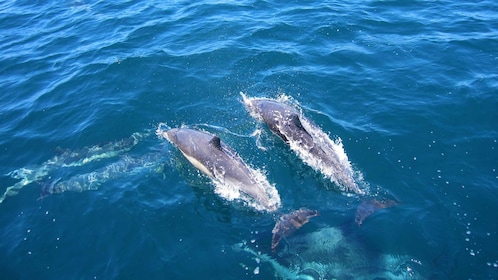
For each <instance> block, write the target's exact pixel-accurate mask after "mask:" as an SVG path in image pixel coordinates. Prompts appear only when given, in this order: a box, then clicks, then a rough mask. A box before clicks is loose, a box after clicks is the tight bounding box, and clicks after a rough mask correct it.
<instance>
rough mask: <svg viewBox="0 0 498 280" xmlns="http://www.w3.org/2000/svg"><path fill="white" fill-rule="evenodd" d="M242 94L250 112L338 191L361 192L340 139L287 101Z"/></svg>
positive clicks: (362, 192)
mask: <svg viewBox="0 0 498 280" xmlns="http://www.w3.org/2000/svg"><path fill="white" fill-rule="evenodd" d="M242 97H243V99H244V105H245V106H246V108H247V110H248V111H249V112H250V113H251V115H252V116H253V117H254V118H256V119H258V120H261V121H262V122H264V123H266V125H267V126H268V128H269V129H270V130H271V131H272V132H273V133H275V134H276V135H278V136H279V137H280V138H282V140H284V141H285V142H286V143H287V144H288V145H289V146H290V147H291V149H292V150H293V151H294V152H295V153H296V154H297V155H298V156H299V157H300V158H301V159H302V160H303V161H304V162H305V163H307V164H308V165H310V166H311V167H312V168H313V169H315V170H317V171H320V172H321V173H322V174H324V175H325V176H326V177H328V178H330V179H331V180H332V181H333V182H334V183H336V184H337V185H339V187H340V188H341V190H342V191H345V192H349V193H356V194H361V195H363V194H365V191H364V190H362V189H361V188H360V187H359V186H358V184H357V182H356V181H355V179H354V176H355V175H354V171H353V168H352V166H351V163H350V162H349V160H348V158H347V155H346V153H345V152H344V149H343V148H342V143H340V142H337V141H336V142H334V141H332V140H331V139H330V138H329V137H328V135H327V134H325V133H324V132H323V131H322V130H321V129H320V128H318V127H317V126H316V125H315V124H313V123H312V122H311V121H309V120H308V119H306V118H305V117H304V116H303V115H302V113H301V112H300V111H298V110H297V109H296V108H295V107H293V106H291V105H288V104H285V103H283V102H279V101H277V100H273V99H268V98H248V97H246V96H245V95H244V94H242Z"/></svg>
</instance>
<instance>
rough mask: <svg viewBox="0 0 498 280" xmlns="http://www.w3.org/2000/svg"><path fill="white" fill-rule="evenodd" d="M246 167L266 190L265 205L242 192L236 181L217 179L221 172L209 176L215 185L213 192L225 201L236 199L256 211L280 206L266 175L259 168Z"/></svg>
mask: <svg viewBox="0 0 498 280" xmlns="http://www.w3.org/2000/svg"><path fill="white" fill-rule="evenodd" d="M247 168H248V170H250V172H251V178H252V179H253V180H254V181H255V184H256V185H258V186H260V187H262V188H263V189H264V191H265V192H266V194H267V196H268V198H269V199H268V202H267V203H266V205H265V204H263V203H262V201H258V200H256V199H254V198H253V197H251V196H249V195H247V194H245V193H244V192H242V191H241V188H240V187H238V186H237V183H236V182H227V181H225V180H223V179H219V178H223V176H222V175H221V174H218V175H217V176H216V177H215V178H211V181H212V183H213V185H214V186H215V188H214V192H215V193H216V194H217V195H219V196H220V197H221V198H223V199H225V200H227V201H238V202H241V203H242V204H243V205H245V206H247V207H250V208H253V209H255V210H257V211H274V210H277V209H278V208H280V206H281V204H282V202H281V200H280V195H279V194H278V191H277V188H276V187H275V185H274V184H271V183H270V182H269V181H268V179H267V177H266V175H265V174H264V173H263V172H262V171H261V170H258V169H252V168H250V167H248V166H247Z"/></svg>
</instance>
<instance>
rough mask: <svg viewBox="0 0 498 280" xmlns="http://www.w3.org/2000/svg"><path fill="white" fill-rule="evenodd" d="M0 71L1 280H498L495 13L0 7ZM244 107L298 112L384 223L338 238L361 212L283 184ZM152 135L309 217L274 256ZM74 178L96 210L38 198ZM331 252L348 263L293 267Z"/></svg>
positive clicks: (157, 4)
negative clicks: (337, 151)
mask: <svg viewBox="0 0 498 280" xmlns="http://www.w3.org/2000/svg"><path fill="white" fill-rule="evenodd" d="M0 50H1V52H0V90H1V92H2V94H1V95H0V108H1V109H0V135H1V137H0V150H1V153H0V163H1V164H0V174H2V176H1V177H0V178H1V181H0V191H1V192H0V193H1V194H3V193H4V192H5V191H6V190H7V188H8V187H10V186H13V185H15V184H17V186H20V185H22V183H19V182H21V181H22V178H34V179H33V180H28V179H26V180H27V181H26V182H27V184H26V185H25V186H22V188H21V189H20V190H17V191H16V192H10V195H9V196H7V197H6V198H5V200H4V201H3V202H2V203H1V204H0V278H1V279H140V278H147V279H199V278H208V279H272V278H275V277H277V278H287V277H291V276H290V275H296V274H299V273H301V274H307V275H315V276H316V275H319V274H318V273H319V271H312V272H313V273H315V274H313V273H311V272H310V270H309V269H308V270H307V271H305V269H304V267H305V265H306V264H310V263H318V264H320V265H322V266H321V267H322V268H323V267H329V268H330V267H334V268H335V269H334V270H329V271H326V273H328V274H322V276H325V275H326V277H327V278H333V277H337V278H339V279H344V278H346V279H348V277H350V278H352V279H359V278H364V279H371V278H373V277H385V278H391V277H392V276H393V275H395V276H399V277H401V278H403V277H405V278H411V279H428V278H432V279H449V278H452V279H497V278H498V253H497V252H498V223H497V213H498V202H497V201H498V172H497V168H498V144H497V140H498V125H497V123H498V70H497V69H498V68H497V66H496V65H498V4H497V3H496V1H345V2H344V1H324V2H321V1H197V2H193V3H191V1H91V0H88V1H84V0H78V1H62V2H61V1H3V2H1V3H0ZM241 91H242V92H244V93H246V94H247V95H249V96H259V97H268V98H276V97H278V96H281V95H282V94H285V95H286V96H288V97H290V98H292V99H293V100H295V101H296V102H298V103H299V104H300V106H301V107H302V109H303V113H304V115H306V116H307V117H308V118H309V119H311V120H313V121H314V122H315V123H316V124H317V125H318V126H319V127H320V128H321V129H322V130H324V131H326V132H327V133H329V134H330V136H331V137H332V138H335V139H338V138H340V139H342V142H343V144H344V149H345V151H346V153H347V155H348V157H349V160H350V161H351V163H352V164H353V166H354V169H355V170H356V171H358V172H360V173H361V174H363V177H364V179H363V180H364V181H365V182H366V183H368V184H369V185H370V187H371V192H370V194H369V195H370V196H371V197H375V196H377V195H380V194H389V195H390V196H391V197H394V198H396V200H398V201H399V202H400V204H399V205H397V206H395V207H392V208H389V209H383V210H381V211H379V212H377V213H375V214H374V215H372V216H370V217H368V218H367V220H365V222H364V224H363V225H362V226H361V227H357V226H355V225H354V223H353V221H354V215H355V211H356V208H357V206H358V205H359V204H360V202H361V200H362V198H360V197H357V196H347V195H344V194H342V193H340V192H337V191H335V190H334V187H333V186H331V183H330V182H328V181H327V180H325V179H324V178H323V177H322V176H320V175H319V174H317V172H315V171H313V170H312V169H311V168H310V167H308V166H306V165H305V164H303V163H302V162H300V160H299V159H298V158H297V156H296V155H294V154H293V153H292V152H291V151H290V150H289V149H288V147H286V146H285V144H284V143H283V142H282V141H280V140H279V139H278V138H276V137H275V136H274V135H272V134H271V133H270V132H269V130H268V129H266V128H265V127H264V126H261V125H260V124H258V123H257V122H256V121H255V120H254V119H252V118H251V116H250V115H249V114H248V112H247V111H246V110H245V108H244V106H243V105H242V101H241V100H242V98H241V96H240V94H239V92H241ZM160 122H165V123H167V124H168V125H169V126H171V127H178V126H181V125H188V126H195V127H198V128H201V129H204V130H206V131H209V132H211V133H215V134H217V135H219V136H220V137H221V138H222V139H223V140H224V141H225V142H227V143H228V144H229V145H230V146H231V147H232V148H234V149H235V150H237V152H238V153H239V155H240V156H241V157H242V158H244V159H245V160H246V162H248V164H250V165H251V166H253V167H255V168H259V169H261V170H263V171H264V172H265V173H266V175H267V177H268V180H269V181H270V182H272V183H274V184H275V186H276V187H277V189H278V191H279V193H280V196H281V199H282V209H281V213H285V212H289V211H291V210H294V209H298V208H300V207H307V208H310V209H317V210H319V211H320V213H321V215H320V216H319V217H316V218H313V219H312V220H311V221H310V223H309V224H307V225H305V226H304V227H303V228H302V229H299V230H298V231H296V232H295V233H294V235H292V236H289V237H288V238H287V240H286V241H285V242H283V244H282V246H281V247H280V248H279V251H277V252H271V250H270V241H271V230H272V228H273V225H274V223H275V220H276V219H278V215H279V214H278V213H260V212H256V211H253V210H252V209H250V208H248V207H244V205H241V204H240V203H236V202H229V201H225V200H223V199H222V198H220V197H219V196H217V195H216V194H215V193H214V192H213V187H212V185H211V184H210V181H209V179H207V178H206V177H204V176H202V175H200V174H199V173H198V172H197V171H196V170H195V169H194V168H193V167H191V166H190V165H189V163H188V162H187V161H186V160H185V159H184V158H182V156H181V154H180V153H179V152H178V151H177V150H176V149H175V147H174V146H172V145H170V144H169V143H167V142H166V141H165V140H163V139H159V138H157V137H156V136H155V135H153V134H150V133H149V132H150V131H151V130H154V129H155V128H157V126H158V124H159V123H160ZM257 129H262V136H261V137H259V138H258V137H256V136H254V135H253V132H254V131H255V130H257ZM135 132H137V133H140V134H141V135H144V139H142V140H141V141H140V142H139V143H138V144H137V145H135V146H133V147H131V146H130V147H129V148H130V149H126V151H123V152H124V153H123V154H121V155H117V156H114V157H110V155H109V153H108V151H110V150H111V149H112V147H114V148H116V147H118V148H119V147H121V146H120V145H121V144H122V143H123V142H119V141H120V140H122V139H127V137H130V135H132V134H133V133H135ZM258 141H261V143H260V144H261V145H262V146H263V147H264V148H265V149H266V150H264V149H261V147H260V148H258V145H257V142H258ZM120 143H121V144H120ZM99 145H101V147H103V149H104V150H103V151H95V149H94V150H90V152H89V150H88V149H89V148H92V147H93V148H96V147H99ZM85 151H86V152H85ZM92 151H93V152H92ZM77 153H79V154H77ZM91 155H103V157H106V156H109V157H107V158H101V159H95V160H93V161H89V162H87V161H83V160H84V159H90V158H91ZM129 158H131V159H134V160H133V161H132V163H134V165H132V166H131V167H130V168H127V169H126V168H125V169H123V170H121V171H120V172H115V173H113V175H112V176H109V177H108V178H107V177H106V175H107V173H105V172H106V170H107V171H109V170H114V169H112V168H114V166H119V164H121V163H123V162H126V159H129ZM54 159H55V160H56V164H54V161H53V160H54ZM51 160H52V162H51ZM57 160H58V161H57ZM50 162H51V163H50ZM80 163H81V164H80ZM63 164H66V165H67V164H69V165H71V164H73V165H74V166H67V167H65V166H63ZM113 164H114V165H113ZM76 165H77V166H76ZM23 168H24V169H23ZM16 170H17V171H22V170H29V172H32V173H31V175H30V176H31V177H29V176H28V175H27V174H24V175H23V176H24V177H22V178H21V177H19V176H18V178H17V179H16V178H15V176H14V173H11V172H12V171H16ZM47 170H48V171H47ZM42 171H47V173H46V174H45V173H43V174H42V173H41V172H42ZM118 171H119V170H118ZM33 172H38V176H34V175H33ZM90 172H95V173H93V174H97V176H100V177H97V179H98V182H96V185H95V190H89V191H82V192H73V191H66V192H63V193H60V194H52V195H47V194H46V192H44V190H46V189H47V186H53V185H54V184H55V183H56V182H66V181H70V180H71V179H72V178H75V176H78V175H79V176H81V175H84V174H88V173H90ZM109 173H111V172H109ZM19 178H21V179H19ZM318 233H327V234H324V235H323V236H322V239H321V241H322V242H323V243H322V245H320V244H316V242H315V243H313V242H310V241H309V240H310V239H305V237H306V236H317V234H318ZM336 233H337V234H336ZM337 236H342V237H344V238H343V242H344V243H343V244H345V245H344V246H345V247H347V248H352V249H350V251H348V252H350V253H349V255H348V253H345V252H344V250H343V251H341V250H339V249H338V250H337V252H336V251H327V252H324V251H325V249H323V251H322V252H321V254H318V253H317V254H305V252H304V251H303V252H299V250H298V249H295V248H298V247H294V249H295V250H296V252H293V251H291V249H292V246H291V245H292V244H296V243H299V242H307V243H306V246H307V247H308V248H314V247H313V246H315V247H316V246H324V247H323V248H326V246H325V245H323V244H330V242H331V241H330V240H332V239H334V238H337ZM303 240H304V241H303ZM240 243H242V244H245V245H242V247H243V248H245V249H247V250H243V249H242V250H240V249H238V248H240V247H241V245H240ZM238 244H239V245H238ZM351 244H354V245H351ZM327 248H328V247H327ZM251 250H252V251H254V252H256V255H253V254H252V253H250V251H251ZM331 250H332V249H331ZM258 254H260V255H258ZM341 254H344V258H351V259H353V261H352V263H353V264H352V265H348V264H344V263H342V260H343V259H344V258H342V259H341V257H337V256H342V255H341ZM297 255H300V256H301V257H300V260H299V261H298V262H297V263H296V262H295V259H296V256H297ZM334 256H335V257H334ZM386 256H387V257H386ZM386 260H393V262H394V263H395V264H394V265H392V264H389V263H388V261H386ZM396 260H398V261H399V262H398V263H396V262H395V261H396ZM325 270H326V269H325ZM383 270H386V271H387V272H386V273H385V274H382V271H383ZM379 271H380V272H379ZM322 272H323V271H322ZM324 273H325V272H324ZM389 273H391V274H389ZM379 275H380V276H379ZM382 275H384V276H382Z"/></svg>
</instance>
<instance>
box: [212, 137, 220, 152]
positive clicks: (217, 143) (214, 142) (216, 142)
mask: <svg viewBox="0 0 498 280" xmlns="http://www.w3.org/2000/svg"><path fill="white" fill-rule="evenodd" d="M209 144H211V145H213V147H215V148H216V149H218V150H220V151H221V140H220V137H218V136H213V138H212V139H211V140H210V141H209Z"/></svg>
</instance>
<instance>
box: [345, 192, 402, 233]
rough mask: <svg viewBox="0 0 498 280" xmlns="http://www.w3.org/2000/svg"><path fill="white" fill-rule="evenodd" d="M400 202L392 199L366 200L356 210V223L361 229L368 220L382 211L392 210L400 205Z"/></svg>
mask: <svg viewBox="0 0 498 280" xmlns="http://www.w3.org/2000/svg"><path fill="white" fill-rule="evenodd" d="M398 204H399V202H397V201H395V200H392V199H367V200H364V201H363V202H362V203H361V204H360V205H359V206H358V208H357V209H356V214H355V223H356V225H357V226H358V227H359V226H361V225H362V224H363V222H364V221H365V219H366V218H368V217H369V216H370V215H372V214H374V213H375V212H377V211H379V210H380V209H384V208H390V207H393V206H396V205H398Z"/></svg>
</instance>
